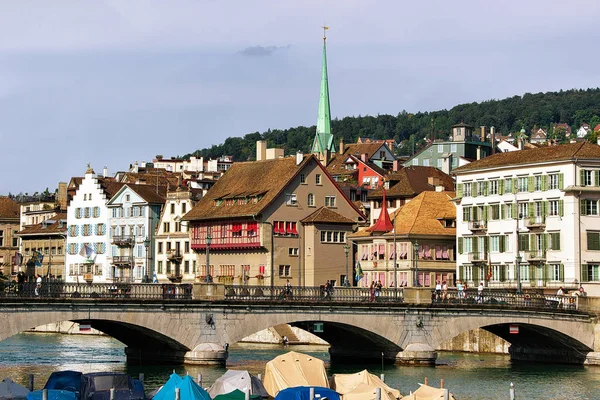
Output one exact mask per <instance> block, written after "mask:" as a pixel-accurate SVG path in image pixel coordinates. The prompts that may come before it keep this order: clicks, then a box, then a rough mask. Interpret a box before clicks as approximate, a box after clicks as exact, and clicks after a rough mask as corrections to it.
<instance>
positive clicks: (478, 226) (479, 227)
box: [469, 220, 487, 233]
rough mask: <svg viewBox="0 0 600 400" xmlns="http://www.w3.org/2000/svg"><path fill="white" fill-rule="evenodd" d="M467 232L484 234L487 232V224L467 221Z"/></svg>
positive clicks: (482, 221) (481, 221)
mask: <svg viewBox="0 0 600 400" xmlns="http://www.w3.org/2000/svg"><path fill="white" fill-rule="evenodd" d="M469 230H470V231H471V232H473V233H485V231H487V222H486V221H484V220H480V221H469Z"/></svg>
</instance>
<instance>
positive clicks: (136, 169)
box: [133, 161, 140, 174]
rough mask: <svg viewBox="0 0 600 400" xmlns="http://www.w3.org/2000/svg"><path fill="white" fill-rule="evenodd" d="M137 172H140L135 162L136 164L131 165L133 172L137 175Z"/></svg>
mask: <svg viewBox="0 0 600 400" xmlns="http://www.w3.org/2000/svg"><path fill="white" fill-rule="evenodd" d="M139 170H140V169H139V164H138V162H137V161H136V162H134V163H133V172H134V173H136V174H137V173H138V172H139Z"/></svg>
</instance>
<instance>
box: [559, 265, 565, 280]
mask: <svg viewBox="0 0 600 400" xmlns="http://www.w3.org/2000/svg"><path fill="white" fill-rule="evenodd" d="M558 279H560V281H561V282H564V280H565V265H564V264H560V267H559V268H558Z"/></svg>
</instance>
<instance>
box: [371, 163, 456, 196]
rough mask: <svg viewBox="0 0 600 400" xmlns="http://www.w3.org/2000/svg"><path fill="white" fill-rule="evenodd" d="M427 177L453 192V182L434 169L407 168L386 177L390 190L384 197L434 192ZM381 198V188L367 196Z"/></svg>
mask: <svg viewBox="0 0 600 400" xmlns="http://www.w3.org/2000/svg"><path fill="white" fill-rule="evenodd" d="M429 177H434V178H438V179H440V181H441V184H442V185H443V186H444V190H454V180H453V179H452V177H451V176H450V175H448V174H446V173H444V172H442V171H441V170H439V169H437V168H434V167H420V166H408V167H404V168H402V169H400V170H399V171H397V172H394V173H392V174H389V175H388V176H387V177H386V180H388V181H389V182H390V188H389V189H387V191H386V195H387V197H388V198H395V197H412V196H416V195H418V194H419V193H421V192H423V191H426V190H435V187H434V186H432V185H430V184H429V182H428V181H429ZM382 197H383V188H382V187H379V188H377V189H375V190H374V191H373V192H371V193H370V194H369V196H368V198H369V199H380V198H382Z"/></svg>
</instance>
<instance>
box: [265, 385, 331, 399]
mask: <svg viewBox="0 0 600 400" xmlns="http://www.w3.org/2000/svg"><path fill="white" fill-rule="evenodd" d="M312 387H314V389H315V400H320V399H323V400H324V399H325V398H327V399H328V400H340V395H339V394H338V393H336V392H335V391H333V390H331V389H329V388H326V387H318V386H316V387H315V386H312ZM310 388H311V386H296V387H290V388H287V389H283V390H281V391H280V392H279V393H277V396H276V397H275V400H310Z"/></svg>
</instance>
